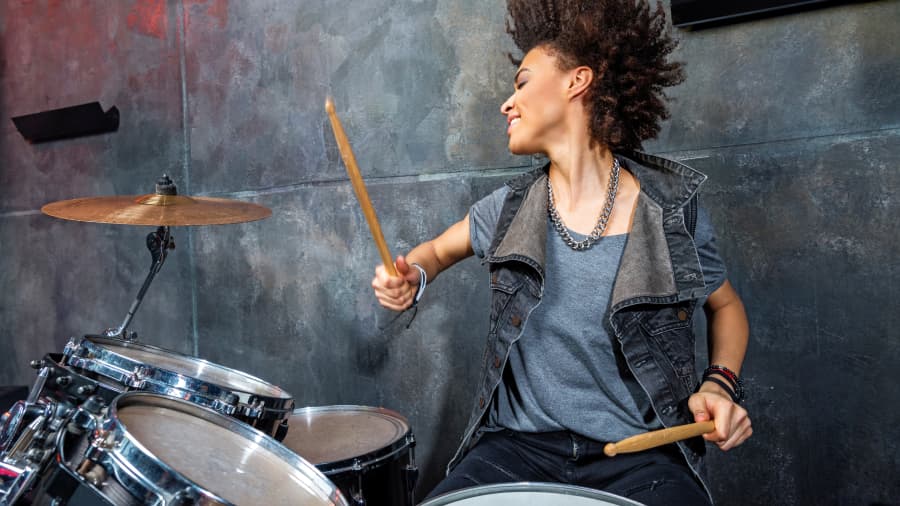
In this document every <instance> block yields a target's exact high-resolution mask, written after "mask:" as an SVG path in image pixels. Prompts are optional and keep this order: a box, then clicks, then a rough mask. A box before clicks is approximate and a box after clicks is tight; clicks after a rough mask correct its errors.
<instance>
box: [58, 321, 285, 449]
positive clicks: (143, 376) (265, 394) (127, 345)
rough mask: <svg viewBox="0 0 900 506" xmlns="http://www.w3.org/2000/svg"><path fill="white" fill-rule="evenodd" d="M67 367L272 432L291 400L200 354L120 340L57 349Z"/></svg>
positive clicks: (87, 339) (94, 339)
mask: <svg viewBox="0 0 900 506" xmlns="http://www.w3.org/2000/svg"><path fill="white" fill-rule="evenodd" d="M63 355H64V357H63V360H64V363H65V364H66V365H68V366H71V367H74V368H76V369H80V370H83V371H89V372H90V373H93V374H96V375H99V376H101V377H103V378H107V379H109V380H112V381H113V382H116V383H118V384H120V385H122V386H123V390H126V391H145V392H152V393H157V394H162V395H168V396H172V397H178V398H180V399H185V400H187V401H189V402H192V403H194V404H197V405H200V406H203V407H206V408H209V409H212V410H214V411H217V412H219V413H222V414H224V415H228V416H233V417H235V418H237V419H238V420H241V421H243V422H245V423H247V424H249V425H251V426H253V427H255V428H257V429H259V430H261V431H263V432H265V433H266V434H268V435H273V436H274V435H276V433H278V432H279V426H280V425H283V424H282V421H284V420H286V419H287V417H289V416H290V414H291V412H292V410H293V407H294V400H293V398H292V397H291V395H290V394H288V393H287V392H285V391H284V390H282V389H281V388H279V387H277V386H275V385H272V384H270V383H268V382H266V381H264V380H261V379H259V378H257V377H254V376H251V375H249V374H246V373H243V372H240V371H237V370H234V369H230V368H228V367H224V366H221V365H218V364H215V363H212V362H208V361H206V360H203V359H199V358H196V357H191V356H188V355H183V354H181V353H178V352H174V351H170V350H165V349H163V348H158V347H155V346H149V345H146V344H141V343H136V342H133V341H125V340H121V339H115V338H108V337H101V336H92V335H88V336H84V337H83V338H82V339H80V340H79V341H76V340H75V339H72V340H70V341H69V343H68V344H67V345H66V348H65V351H64V353H63Z"/></svg>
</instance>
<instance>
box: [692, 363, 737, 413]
mask: <svg viewBox="0 0 900 506" xmlns="http://www.w3.org/2000/svg"><path fill="white" fill-rule="evenodd" d="M713 375H716V376H720V377H722V378H723V379H725V380H727V381H728V383H730V385H726V383H725V382H723V381H722V380H719V379H717V378H715V377H713ZM704 381H712V382H713V383H715V384H717V385H719V386H720V387H722V388H724V389H725V390H726V391H727V392H728V394H729V395H730V396H731V400H732V401H734V403H735V404H740V403H741V402H743V401H744V399H745V396H744V382H742V381H741V378H740V377H739V376H738V375H737V373H735V372H734V371H732V370H731V369H729V368H727V367H725V366H721V365H711V366H709V367H707V368H706V370H705V371H703V379H702V381H701V383H702V382H704Z"/></svg>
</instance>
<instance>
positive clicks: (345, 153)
mask: <svg viewBox="0 0 900 506" xmlns="http://www.w3.org/2000/svg"><path fill="white" fill-rule="evenodd" d="M325 111H327V112H328V119H329V120H331V129H332V130H333V131H334V138H335V139H336V140H337V144H338V149H339V150H340V151H341V158H343V160H344V166H345V167H347V174H348V175H349V176H350V183H351V184H352V185H353V191H354V193H356V198H357V199H358V200H359V205H360V207H362V212H363V215H365V217H366V221H367V222H369V230H370V231H371V232H372V237H373V238H374V239H375V245H376V246H377V247H378V252H379V253H380V254H381V261H382V262H383V263H384V268H385V270H387V272H388V274H390V275H391V276H394V277H396V276H398V274H397V269H395V268H394V260H393V259H392V258H391V252H390V251H389V250H388V247H387V243H386V242H384V234H382V233H381V225H379V224H378V217H377V216H375V208H374V207H372V202H371V201H370V200H369V192H367V191H366V185H365V184H364V183H363V179H362V176H361V175H359V166H358V165H357V164H356V157H355V156H353V150H352V149H350V141H348V140H347V134H345V133H344V127H342V126H341V121H340V120H339V119H338V117H337V114H336V113H335V112H334V102H332V101H331V97H328V98H327V99H325Z"/></svg>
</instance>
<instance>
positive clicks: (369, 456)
mask: <svg viewBox="0 0 900 506" xmlns="http://www.w3.org/2000/svg"><path fill="white" fill-rule="evenodd" d="M325 412H346V413H353V412H357V413H377V414H380V415H386V416H388V417H390V418H394V419H396V420H397V421H400V422H402V423H403V426H405V427H406V431H405V432H404V433H403V434H402V435H400V437H398V438H397V439H394V440H393V441H391V442H390V443H388V444H387V445H385V446H383V447H381V448H378V449H376V450H373V451H371V452H367V453H363V454H362V455H356V456H353V457H349V458H346V459H341V460H332V461H328V462H321V463H319V464H314V465H315V466H316V468H318V469H319V470H320V471H322V473H324V474H325V475H326V476H330V475H335V474H341V473H344V472H347V471H360V470H363V469H368V468H369V467H373V466H376V465H378V464H380V463H381V462H384V461H386V460H389V459H391V457H393V456H394V455H397V454H399V453H400V452H402V451H403V450H404V449H406V448H408V447H410V446H415V439H414V438H413V436H412V427H411V426H410V424H409V420H407V419H406V417H405V416H403V415H401V414H400V413H398V412H396V411H394V410H392V409H388V408H385V407H377V406H362V405H357V404H334V405H328V406H306V407H302V408H297V409H295V410H294V411H293V412H292V413H291V416H290V417H288V436H290V434H291V429H290V419H291V418H293V417H294V416H297V415H304V414H310V413H313V414H314V413H325ZM288 448H289V449H290V447H288ZM291 451H294V452H295V453H297V454H298V455H299V452H297V451H296V450H293V449H291Z"/></svg>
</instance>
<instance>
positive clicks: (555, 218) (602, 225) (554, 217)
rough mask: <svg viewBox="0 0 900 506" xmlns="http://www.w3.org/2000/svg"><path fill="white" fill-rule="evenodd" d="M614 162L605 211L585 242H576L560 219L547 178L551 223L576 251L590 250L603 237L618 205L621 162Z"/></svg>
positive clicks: (607, 190) (616, 160)
mask: <svg viewBox="0 0 900 506" xmlns="http://www.w3.org/2000/svg"><path fill="white" fill-rule="evenodd" d="M613 160H614V162H613V167H612V171H611V172H610V175H609V186H608V187H607V189H606V203H605V204H604V206H603V211H602V212H601V213H600V219H599V220H597V225H596V226H595V227H594V230H592V231H591V234H590V235H588V236H587V238H586V239H585V240H583V241H576V240H575V239H573V238H572V236H571V234H569V229H568V228H566V225H565V224H564V223H563V222H562V218H560V217H559V213H558V212H557V211H556V204H555V203H554V201H553V186H552V185H550V176H547V200H548V201H549V202H548V204H549V205H548V206H547V207H548V211H549V212H550V221H552V222H553V228H555V229H556V231H557V232H559V235H560V236H562V240H563V242H565V243H566V245H567V246H568V247H570V248H572V249H573V250H575V251H582V250H586V249H588V248H590V247H591V246H593V245H594V243H595V242H597V241H598V240H599V239H600V237H601V236H603V232H604V231H606V223H607V222H608V221H609V215H610V214H611V213H612V209H613V206H614V205H615V203H616V193H618V191H619V169H620V166H619V160H618V159H616V158H613Z"/></svg>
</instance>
